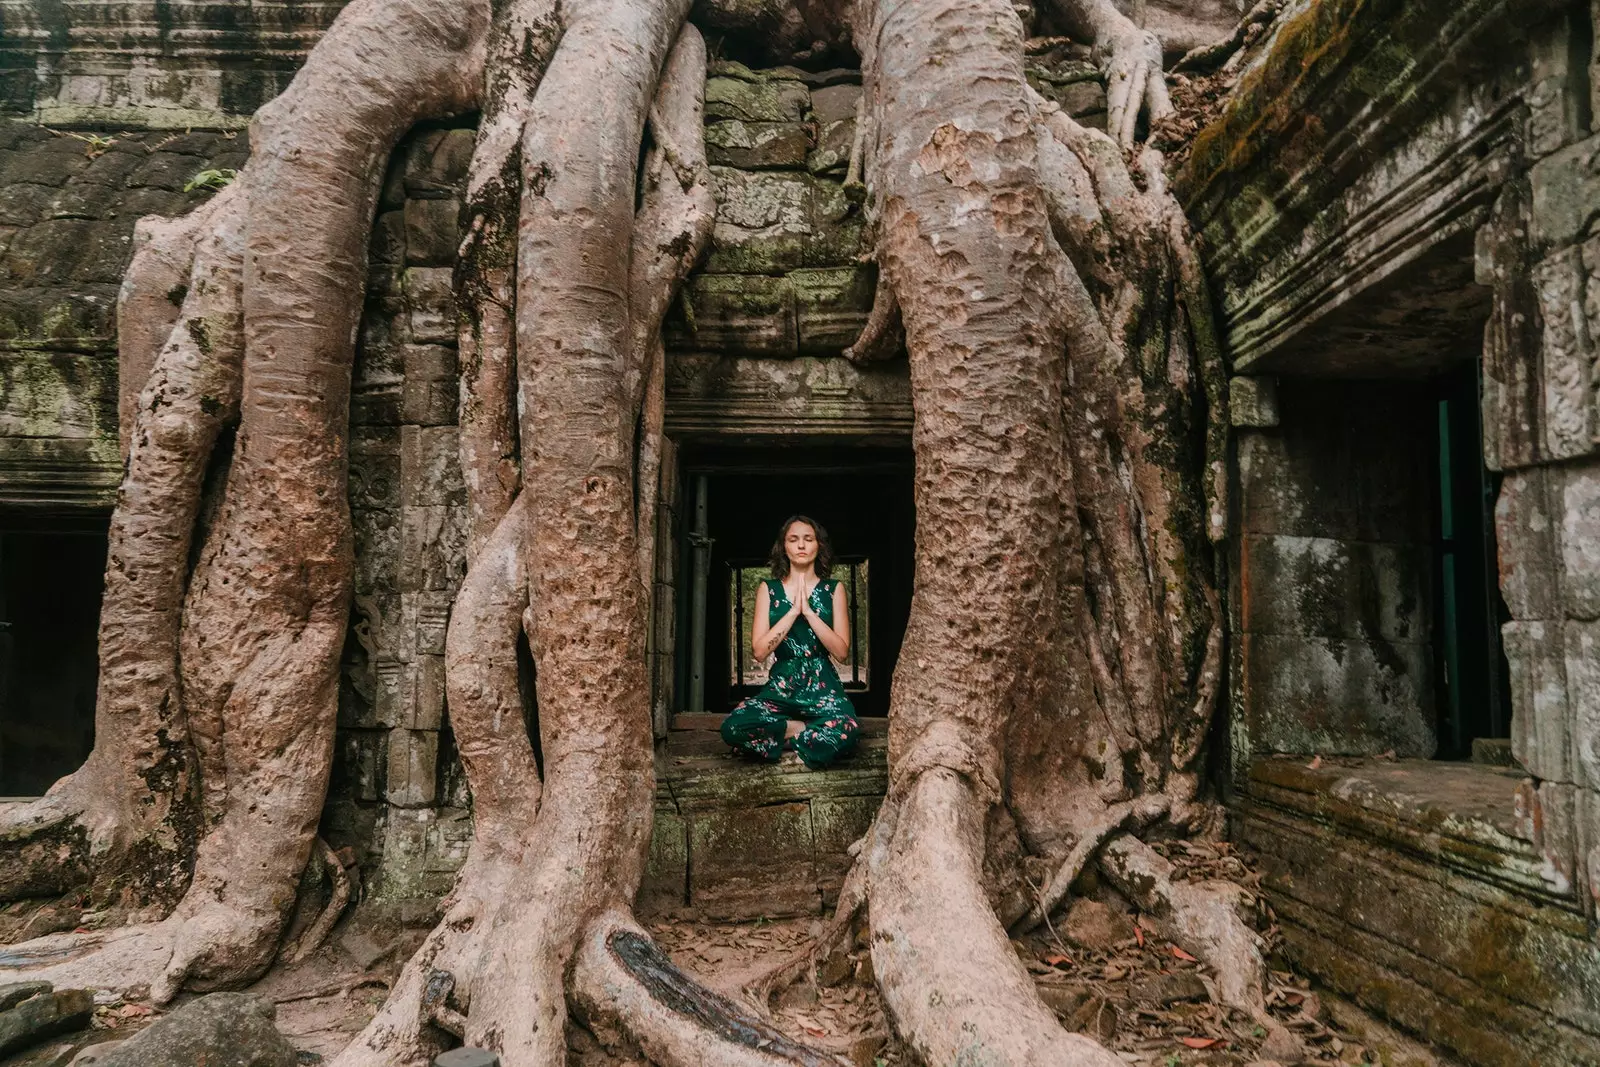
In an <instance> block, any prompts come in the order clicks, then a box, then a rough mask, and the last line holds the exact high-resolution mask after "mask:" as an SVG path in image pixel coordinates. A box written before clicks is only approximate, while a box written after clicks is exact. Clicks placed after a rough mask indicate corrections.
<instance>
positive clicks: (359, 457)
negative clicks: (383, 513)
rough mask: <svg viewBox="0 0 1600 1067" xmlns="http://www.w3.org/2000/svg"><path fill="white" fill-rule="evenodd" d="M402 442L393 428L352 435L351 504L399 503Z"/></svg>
mask: <svg viewBox="0 0 1600 1067" xmlns="http://www.w3.org/2000/svg"><path fill="white" fill-rule="evenodd" d="M400 479H401V463H400V448H399V442H398V441H396V440H395V435H394V434H393V433H392V432H379V433H369V432H359V431H358V432H357V433H354V434H352V435H351V436H350V506H351V507H352V508H359V509H378V510H383V509H387V508H394V507H398V506H399V505H400V499H401V498H400V485H401V481H400Z"/></svg>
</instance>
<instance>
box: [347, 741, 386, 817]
mask: <svg viewBox="0 0 1600 1067" xmlns="http://www.w3.org/2000/svg"><path fill="white" fill-rule="evenodd" d="M339 753H340V758H339V764H340V770H341V771H342V772H343V773H344V774H345V775H347V776H348V777H347V779H346V780H347V782H348V783H349V784H348V788H349V790H350V793H351V795H352V796H353V797H354V798H355V799H356V800H360V801H364V802H367V803H372V802H375V801H378V800H381V799H383V793H384V776H385V774H386V773H387V771H388V760H389V731H388V730H363V729H349V728H347V727H345V725H344V724H343V723H341V724H340V730H339Z"/></svg>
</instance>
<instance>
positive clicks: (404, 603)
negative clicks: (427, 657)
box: [399, 557, 460, 657]
mask: <svg viewBox="0 0 1600 1067" xmlns="http://www.w3.org/2000/svg"><path fill="white" fill-rule="evenodd" d="M457 558H460V557H457ZM454 599H455V594H454V593H453V592H445V591H438V590H421V591H415V592H405V593H401V594H400V630H399V632H400V633H402V634H406V635H410V636H411V639H412V647H411V648H410V649H408V650H407V652H406V655H407V657H409V656H410V655H411V654H412V653H413V652H423V653H428V654H431V655H437V656H442V655H444V635H445V630H446V629H448V628H449V625H450V604H451V601H453V600H454Z"/></svg>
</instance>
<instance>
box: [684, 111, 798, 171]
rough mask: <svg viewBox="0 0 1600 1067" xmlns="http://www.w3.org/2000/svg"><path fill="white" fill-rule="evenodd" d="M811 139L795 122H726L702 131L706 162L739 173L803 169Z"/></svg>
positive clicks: (715, 124) (734, 120)
mask: <svg viewBox="0 0 1600 1067" xmlns="http://www.w3.org/2000/svg"><path fill="white" fill-rule="evenodd" d="M810 150H811V135H810V133H809V132H808V131H807V129H806V127H805V126H803V125H801V124H800V123H798V122H743V121H741V120H739V119H729V120H727V121H726V122H713V123H712V124H711V125H709V126H707V127H706V158H707V159H708V160H709V161H710V162H711V163H712V164H713V165H716V166H726V167H738V168H740V169H742V170H771V169H781V168H784V167H803V166H805V163H806V153H808V152H809V151H810Z"/></svg>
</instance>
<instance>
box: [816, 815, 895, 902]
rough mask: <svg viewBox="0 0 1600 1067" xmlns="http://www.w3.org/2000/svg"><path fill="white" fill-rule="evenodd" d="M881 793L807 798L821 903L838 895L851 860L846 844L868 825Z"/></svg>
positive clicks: (860, 834)
mask: <svg viewBox="0 0 1600 1067" xmlns="http://www.w3.org/2000/svg"><path fill="white" fill-rule="evenodd" d="M882 803H883V799H882V798H881V797H874V796H865V797H816V798H815V799H813V800H812V801H811V832H812V836H813V838H814V840H815V843H816V857H817V858H816V864H817V883H818V888H819V889H820V890H821V891H822V897H823V903H824V906H830V905H832V903H833V902H834V901H836V900H837V899H838V895H839V887H840V886H842V885H843V884H844V877H845V875H846V874H848V873H850V865H851V863H852V862H853V861H852V859H851V857H850V854H849V849H850V846H851V845H853V844H855V842H857V841H859V840H860V839H861V838H862V837H864V836H865V835H866V833H867V831H868V830H869V829H871V828H872V820H873V819H874V818H875V817H876V816H877V814H878V808H879V807H880V806H881V805H882Z"/></svg>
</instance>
